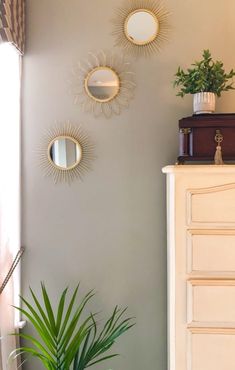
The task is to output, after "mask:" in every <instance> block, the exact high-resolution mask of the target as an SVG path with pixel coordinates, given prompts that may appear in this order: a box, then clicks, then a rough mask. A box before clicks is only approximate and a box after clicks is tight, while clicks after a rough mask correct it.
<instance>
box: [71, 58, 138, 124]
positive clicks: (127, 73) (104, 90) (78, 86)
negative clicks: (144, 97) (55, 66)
mask: <svg viewBox="0 0 235 370" xmlns="http://www.w3.org/2000/svg"><path fill="white" fill-rule="evenodd" d="M73 74H74V81H73V82H72V94H73V95H74V96H75V103H79V104H81V106H82V107H83V109H84V111H91V112H92V113H93V114H94V115H95V116H96V117H97V116H101V115H104V116H105V117H106V118H109V117H111V115H112V114H120V112H121V109H122V108H123V107H128V106H129V101H130V100H131V99H132V98H133V96H134V89H135V82H134V73H133V72H132V71H131V70H130V63H128V62H126V61H125V60H124V58H121V57H119V56H117V55H113V54H105V53H104V52H103V51H101V52H100V53H98V54H93V53H89V58H88V60H87V61H85V62H84V63H79V64H78V65H77V67H75V68H74V70H73Z"/></svg>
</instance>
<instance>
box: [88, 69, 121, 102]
mask: <svg viewBox="0 0 235 370" xmlns="http://www.w3.org/2000/svg"><path fill="white" fill-rule="evenodd" d="M105 69H106V70H108V71H111V72H113V74H115V76H116V77H117V80H118V89H117V92H115V94H113V95H112V96H111V97H110V98H107V99H98V98H96V97H95V96H94V95H92V94H91V93H90V90H89V87H88V81H89V79H90V77H91V76H92V74H93V73H94V72H96V71H100V70H105ZM84 86H85V90H86V93H87V94H88V95H89V96H90V98H91V99H94V100H95V101H97V102H100V103H108V102H109V101H111V100H113V99H115V97H116V96H117V95H118V94H119V91H120V78H119V76H118V74H117V72H116V71H114V69H112V68H110V67H95V68H94V69H92V70H91V71H90V72H89V73H88V75H87V76H86V78H85V82H84Z"/></svg>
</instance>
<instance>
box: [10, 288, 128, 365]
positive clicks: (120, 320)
mask: <svg viewBox="0 0 235 370" xmlns="http://www.w3.org/2000/svg"><path fill="white" fill-rule="evenodd" d="M78 288H79V286H77V288H76V289H75V291H74V292H73V295H72V298H71V299H70V301H69V303H68V304H66V298H67V291H68V288H66V289H65V290H64V291H63V293H62V294H61V296H60V299H59V304H58V307H57V309H56V311H55V313H54V311H53V308H52V304H51V300H50V298H49V295H48V293H47V290H46V287H45V285H44V284H43V283H41V290H42V298H43V304H40V302H39V300H38V298H37V297H36V295H35V294H34V292H33V290H32V289H31V288H30V292H31V296H32V299H33V305H34V306H33V305H32V304H31V303H29V301H28V300H26V299H25V298H23V297H20V298H21V300H22V302H23V303H24V305H25V308H20V307H15V308H16V309H17V310H19V311H20V312H21V313H22V314H23V315H24V316H25V317H26V318H27V319H28V321H30V322H31V324H32V325H33V326H34V329H35V330H36V332H37V334H38V338H36V337H34V336H32V335H28V334H25V333H20V334H18V335H19V336H20V337H21V338H22V339H24V340H26V341H27V342H29V343H30V345H28V346H26V345H25V346H22V347H20V348H17V349H16V350H15V351H14V352H12V353H11V355H10V358H16V357H18V356H19V355H21V354H29V355H32V356H34V357H36V358H37V359H39V360H40V361H41V362H42V363H43V365H44V367H45V368H46V369H48V370H69V368H70V367H71V365H73V369H74V370H84V369H85V368H87V367H89V366H92V365H94V364H95V363H98V362H101V361H104V360H107V359H110V358H112V357H115V356H117V355H118V354H116V353H115V354H107V355H104V353H105V352H106V351H108V350H109V349H110V348H111V347H112V345H113V344H114V343H115V340H116V339H117V338H118V337H119V336H120V335H122V334H123V333H124V332H126V331H127V330H128V329H130V328H131V327H132V326H133V325H134V323H132V319H131V318H124V313H125V311H126V308H125V309H123V310H121V309H120V308H118V307H115V309H114V310H113V312H112V314H111V316H110V317H109V319H108V320H107V321H106V322H105V323H104V325H103V328H102V329H101V330H98V322H97V319H96V317H97V315H96V314H92V313H91V314H89V315H88V316H87V317H86V318H85V319H82V317H81V316H82V314H83V312H84V309H85V307H86V305H87V303H88V301H89V300H90V299H91V298H92V297H93V296H94V293H93V291H90V292H88V293H87V294H86V295H85V296H84V297H83V299H82V300H81V302H80V303H79V305H78V306H77V307H76V306H75V302H76V297H77V293H78Z"/></svg>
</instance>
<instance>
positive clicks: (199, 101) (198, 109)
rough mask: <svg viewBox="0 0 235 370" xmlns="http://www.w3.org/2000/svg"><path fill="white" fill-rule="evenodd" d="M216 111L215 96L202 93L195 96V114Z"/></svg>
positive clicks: (209, 93)
mask: <svg viewBox="0 0 235 370" xmlns="http://www.w3.org/2000/svg"><path fill="white" fill-rule="evenodd" d="M214 111H215V94H214V93H211V92H200V93H197V94H193V112H194V114H203V113H204V114H205V113H213V112H214Z"/></svg>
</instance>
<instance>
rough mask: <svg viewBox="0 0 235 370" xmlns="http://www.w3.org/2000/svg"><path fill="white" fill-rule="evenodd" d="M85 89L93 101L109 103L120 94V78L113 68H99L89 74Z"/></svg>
mask: <svg viewBox="0 0 235 370" xmlns="http://www.w3.org/2000/svg"><path fill="white" fill-rule="evenodd" d="M85 88H86V91H87V93H88V95H89V96H90V97H91V98H92V99H94V100H96V101H100V102H108V101H110V100H112V99H113V98H114V97H115V96H116V95H117V94H118V92H119V77H118V75H117V74H116V72H114V71H113V70H112V69H111V68H108V67H97V68H95V69H93V70H92V71H91V72H90V73H89V74H88V76H87V78H86V80H85Z"/></svg>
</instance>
